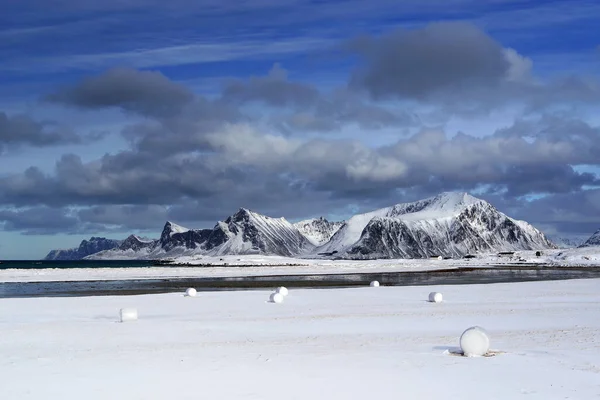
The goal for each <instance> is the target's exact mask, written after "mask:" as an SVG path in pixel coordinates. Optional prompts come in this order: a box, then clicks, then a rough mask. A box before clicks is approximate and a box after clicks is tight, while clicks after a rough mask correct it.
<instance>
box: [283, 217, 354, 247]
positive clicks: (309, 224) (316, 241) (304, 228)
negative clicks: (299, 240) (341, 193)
mask: <svg viewBox="0 0 600 400" xmlns="http://www.w3.org/2000/svg"><path fill="white" fill-rule="evenodd" d="M342 225H344V222H343V221H342V222H330V221H328V220H327V219H325V218H323V217H320V218H313V219H307V220H304V221H300V222H296V223H295V224H294V226H295V227H296V228H298V230H299V231H300V233H302V234H303V235H304V237H306V238H307V239H308V240H309V241H310V242H311V243H312V244H313V245H315V246H321V245H323V244H325V243H327V242H328V241H329V239H331V237H332V236H333V235H334V234H335V233H336V232H337V231H338V230H339V229H340V228H341V227H342Z"/></svg>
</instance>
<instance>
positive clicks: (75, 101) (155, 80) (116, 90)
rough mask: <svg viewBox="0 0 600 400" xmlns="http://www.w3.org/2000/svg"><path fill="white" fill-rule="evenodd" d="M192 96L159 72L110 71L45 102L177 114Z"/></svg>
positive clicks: (159, 115) (158, 113)
mask: <svg viewBox="0 0 600 400" xmlns="http://www.w3.org/2000/svg"><path fill="white" fill-rule="evenodd" d="M193 99H194V95H193V94H192V93H191V92H190V91H189V90H188V89H187V88H185V87H184V86H181V85H179V84H177V83H175V82H173V81H171V80H169V79H168V78H167V77H165V76H164V75H163V74H161V73H160V72H153V71H138V70H135V69H129V68H114V69H111V70H109V71H107V72H105V73H103V74H101V75H98V76H95V77H90V78H86V79H84V80H83V81H81V82H79V83H78V84H77V85H75V86H72V87H66V88H64V89H62V90H60V91H58V92H56V93H53V94H50V95H48V96H46V98H45V100H47V101H50V102H55V103H60V104H65V105H69V106H75V107H80V108H84V109H90V110H93V109H99V108H106V107H117V108H121V109H122V110H124V111H128V112H133V113H138V114H141V115H147V116H155V117H163V116H172V115H173V114H177V113H179V112H180V111H181V110H182V109H183V108H184V107H185V106H186V105H188V104H190V103H191V102H192V100H193Z"/></svg>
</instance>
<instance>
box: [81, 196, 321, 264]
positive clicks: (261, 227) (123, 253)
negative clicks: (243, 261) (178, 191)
mask: <svg viewBox="0 0 600 400" xmlns="http://www.w3.org/2000/svg"><path fill="white" fill-rule="evenodd" d="M314 247H315V246H314V245H313V244H312V243H311V242H310V240H309V239H307V238H306V237H305V236H304V235H303V234H302V233H300V231H299V230H298V228H296V227H295V226H294V225H292V224H291V223H290V222H288V221H287V220H286V219H285V218H271V217H267V216H264V215H261V214H258V213H255V212H252V211H250V210H248V209H245V208H241V209H239V210H238V212H236V213H235V214H233V215H232V216H230V217H228V218H227V219H226V220H224V221H220V222H218V223H217V224H216V225H215V226H214V228H213V229H199V230H194V229H188V228H184V227H182V226H180V225H177V224H174V223H172V222H170V221H167V223H166V224H165V226H164V228H163V231H162V234H161V236H160V239H158V240H155V241H151V242H144V243H141V242H139V240H137V239H136V237H135V236H133V237H132V236H130V237H129V238H127V239H126V240H125V241H124V242H123V244H122V245H121V246H119V247H118V248H114V249H111V250H107V251H103V252H100V253H97V254H94V255H92V256H90V257H89V258H92V259H107V258H108V259H113V258H146V259H148V258H151V259H152V258H161V257H176V256H183V255H192V254H206V255H213V256H218V255H225V254H240V255H241V254H271V255H279V256H285V257H293V256H295V255H298V254H303V253H306V252H308V251H310V250H312V249H313V248H314Z"/></svg>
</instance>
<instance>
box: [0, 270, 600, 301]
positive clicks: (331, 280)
mask: <svg viewBox="0 0 600 400" xmlns="http://www.w3.org/2000/svg"><path fill="white" fill-rule="evenodd" d="M585 278H600V268H596V267H588V268H560V267H541V268H540V267H525V268H523V267H494V268H461V269H455V270H443V271H422V272H387V273H353V274H318V275H285V276H284V275H274V276H251V277H228V278H178V279H138V280H117V281H76V282H27V283H15V282H6V283H0V298H8V297H52V296H106V295H136V294H149V293H170V292H184V291H185V289H187V288H188V287H194V288H196V290H198V291H217V290H251V289H268V288H274V287H277V286H287V287H289V288H325V287H329V288H332V287H339V288H342V287H353V286H365V285H368V284H369V282H371V281H373V280H378V281H379V282H380V283H381V284H382V285H384V286H421V285H464V284H487V283H508V282H527V281H544V280H563V279H585ZM599 283H600V282H599Z"/></svg>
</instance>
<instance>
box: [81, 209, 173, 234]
mask: <svg viewBox="0 0 600 400" xmlns="http://www.w3.org/2000/svg"><path fill="white" fill-rule="evenodd" d="M168 211H169V208H168V207H166V206H156V205H141V206H138V205H112V204H111V205H103V206H95V207H89V208H83V209H80V210H78V211H77V213H76V216H77V218H78V219H79V221H80V223H83V224H94V225H99V226H103V227H104V229H105V230H108V229H110V231H112V232H116V231H121V232H127V231H131V230H140V231H154V232H156V231H158V230H160V228H161V226H160V224H161V223H162V222H164V221H166V220H168V219H169V216H168Z"/></svg>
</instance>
